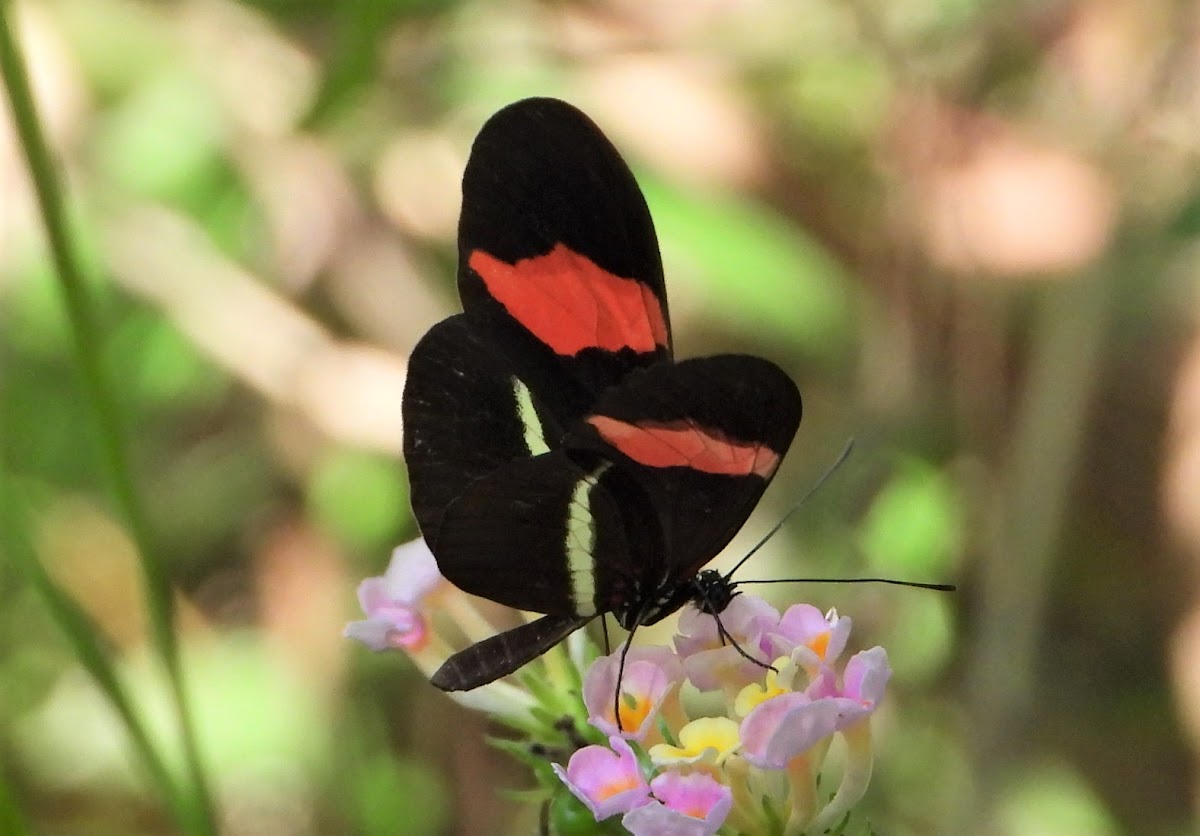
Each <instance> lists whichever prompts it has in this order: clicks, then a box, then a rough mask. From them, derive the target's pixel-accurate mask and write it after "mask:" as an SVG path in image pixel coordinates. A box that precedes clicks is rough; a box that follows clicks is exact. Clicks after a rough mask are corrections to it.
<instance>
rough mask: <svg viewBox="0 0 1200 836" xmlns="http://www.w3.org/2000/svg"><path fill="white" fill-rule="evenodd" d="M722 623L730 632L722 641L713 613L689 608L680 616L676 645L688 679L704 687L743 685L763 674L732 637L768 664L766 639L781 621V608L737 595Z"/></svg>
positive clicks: (745, 649) (709, 688) (704, 688)
mask: <svg viewBox="0 0 1200 836" xmlns="http://www.w3.org/2000/svg"><path fill="white" fill-rule="evenodd" d="M721 624H722V626H724V628H725V632H726V633H727V634H728V638H726V639H725V640H724V642H722V637H721V634H720V631H719V630H718V629H717V621H716V619H715V618H713V617H712V615H710V614H708V613H704V612H701V611H700V610H698V609H693V608H688V609H685V610H684V611H683V613H682V614H680V616H679V635H678V636H676V637H675V649H676V651H678V653H679V655H680V656H681V657H683V666H684V670H685V671H686V672H687V676H688V679H689V680H691V682H692V684H693V685H695V686H696V687H697V688H699V689H700V690H701V691H713V690H716V689H717V688H721V687H723V686H724V687H728V688H741V687H742V686H743V685H745V684H747V683H749V682H753V681H754V680H757V679H760V678H761V677H762V672H763V667H762V665H757V664H755V663H754V662H752V661H750V660H749V659H747V658H746V657H745V656H743V655H742V654H741V653H739V652H738V648H737V647H734V646H733V645H732V644H731V643H730V640H731V639H732V641H734V642H736V643H737V644H738V646H739V647H741V649H742V650H743V651H745V652H746V653H748V654H749V655H750V656H753V657H754V658H756V659H758V660H760V661H762V662H763V663H764V664H769V663H770V661H771V659H772V658H774V657H772V656H771V652H770V645H769V644H767V643H766V642H765V641H764V639H765V637H766V634H767V632H768V631H771V630H773V629H775V627H776V626H777V625H778V624H779V611H778V610H776V609H775V608H774V607H772V606H771V605H770V604H768V603H767V602H766V601H764V600H763V599H761V598H758V597H756V596H753V595H738V596H736V597H735V598H734V599H733V600H732V601H730V602H729V606H728V607H726V608H725V611H724V612H722V613H721Z"/></svg>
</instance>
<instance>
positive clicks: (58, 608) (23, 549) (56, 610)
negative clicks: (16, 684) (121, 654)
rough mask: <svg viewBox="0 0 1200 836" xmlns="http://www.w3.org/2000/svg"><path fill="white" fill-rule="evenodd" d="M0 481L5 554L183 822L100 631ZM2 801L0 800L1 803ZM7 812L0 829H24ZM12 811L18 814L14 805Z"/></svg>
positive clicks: (177, 795) (174, 792) (170, 781)
mask: <svg viewBox="0 0 1200 836" xmlns="http://www.w3.org/2000/svg"><path fill="white" fill-rule="evenodd" d="M0 480H3V481H2V482H0V497H2V498H3V499H2V501H0V530H2V531H4V534H5V540H4V546H5V554H7V555H8V556H9V557H10V559H11V561H12V564H13V565H14V566H16V567H17V569H18V570H19V571H21V572H22V573H23V574H24V575H25V579H26V580H27V581H29V583H30V585H31V586H33V588H34V589H35V590H36V591H37V593H38V594H39V595H40V596H41V597H42V601H43V602H44V603H45V605H46V609H47V610H49V611H50V614H51V616H52V617H53V618H54V620H55V621H56V622H57V623H58V625H59V627H61V628H62V630H63V632H64V633H66V635H67V638H68V639H69V640H70V642H71V647H72V649H73V650H74V651H75V656H76V658H77V659H78V660H79V663H80V664H81V665H83V667H84V669H85V670H86V671H87V672H88V673H89V674H91V676H92V679H94V680H95V682H96V684H97V685H98V686H99V687H100V690H101V691H102V692H103V694H104V696H105V697H107V698H108V701H109V703H110V704H111V705H112V707H113V710H114V711H116V712H117V715H118V716H119V717H120V718H121V721H122V722H123V723H124V724H125V728H126V730H127V731H128V732H129V737H130V740H131V741H132V743H133V747H134V750H135V751H136V753H137V755H138V757H139V758H140V759H141V762H142V767H143V768H144V769H145V770H146V773H147V774H148V775H149V777H150V780H151V782H153V783H154V784H156V785H157V786H158V787H159V789H160V790H161V791H162V793H163V795H164V797H165V798H166V801H167V803H168V805H169V806H170V807H171V808H172V809H173V810H175V811H176V814H177V815H178V816H179V818H180V819H181V824H182V823H185V821H186V819H185V817H184V815H183V813H184V811H185V810H186V807H187V805H186V803H184V802H183V800H182V794H181V792H180V790H179V786H178V784H177V782H176V781H175V779H174V778H173V777H172V775H171V773H170V771H169V770H168V769H167V766H166V764H165V763H164V761H163V759H162V757H161V756H160V755H159V753H158V750H157V749H155V748H154V744H153V742H152V740H151V737H150V734H149V733H148V732H147V731H146V727H145V725H144V724H143V723H142V720H141V717H140V716H139V715H138V713H137V711H136V710H135V709H134V704H133V700H131V699H130V698H129V694H128V692H127V691H126V690H125V687H124V685H122V684H121V680H120V679H119V678H118V677H117V673H116V671H115V670H114V669H113V665H112V662H111V661H110V660H109V658H108V655H107V654H106V653H105V652H104V648H103V647H102V646H101V644H100V641H99V640H98V639H97V636H99V635H100V631H99V630H97V629H96V626H95V624H93V623H92V621H91V619H90V618H89V617H88V615H87V613H85V612H84V611H83V610H82V609H81V608H80V606H79V605H78V604H77V603H76V602H75V600H74V599H73V598H71V596H70V595H68V594H67V593H66V592H64V591H63V589H62V588H61V587H60V586H59V585H58V584H56V583H55V582H54V580H53V579H52V578H51V577H50V576H49V574H47V573H46V569H45V567H43V566H42V564H41V563H39V562H38V559H37V557H36V556H35V555H34V551H33V548H32V546H31V545H30V543H29V539H28V536H27V533H26V532H27V531H28V526H27V525H26V521H25V517H24V515H23V513H22V512H21V510H20V509H19V508H18V503H17V501H16V495H17V494H16V491H15V489H14V486H13V484H12V482H11V479H8V478H6V475H5V474H4V473H3V472H0ZM0 795H2V793H0ZM5 800H6V799H3V798H0V802H2V801H5ZM3 807H4V805H3V804H2V803H0V809H2V808H3ZM5 815H6V814H0V824H3V825H4V826H3V827H0V833H16V832H24V831H18V830H15V829H14V825H12V824H10V823H9V822H8V821H7V820H6V818H5ZM11 815H13V816H15V815H17V813H16V810H15V808H13V810H12V813H11Z"/></svg>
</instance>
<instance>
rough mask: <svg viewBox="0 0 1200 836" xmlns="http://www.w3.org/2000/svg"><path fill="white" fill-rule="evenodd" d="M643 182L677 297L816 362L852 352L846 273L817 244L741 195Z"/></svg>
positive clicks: (646, 179)
mask: <svg viewBox="0 0 1200 836" xmlns="http://www.w3.org/2000/svg"><path fill="white" fill-rule="evenodd" d="M639 181H640V182H641V185H642V189H643V191H644V192H645V194H646V200H647V202H648V203H649V204H650V208H651V212H652V213H653V215H654V222H655V226H656V227H657V229H658V234H659V238H660V240H661V243H662V249H663V257H664V260H665V262H666V263H667V265H668V268H667V272H668V276H669V278H668V280H667V284H668V286H669V288H670V292H671V295H672V298H679V299H686V298H687V294H689V293H692V294H698V295H700V296H702V297H703V299H702V301H703V304H704V306H705V314H706V315H708V316H711V317H712V318H713V319H715V320H719V321H723V322H724V323H726V324H728V325H730V326H732V327H734V328H737V329H739V330H743V331H747V332H751V333H754V334H755V335H756V337H757V338H760V339H763V340H774V341H776V342H779V343H782V344H784V345H789V346H793V347H795V348H797V349H799V350H801V351H804V352H806V353H809V354H811V355H813V356H817V357H836V356H838V355H839V354H840V353H841V352H842V351H843V350H844V349H845V348H846V347H847V345H848V343H849V340H850V337H851V330H850V299H849V294H848V288H849V282H848V279H847V275H846V273H845V271H844V270H843V269H842V267H841V265H839V264H838V263H837V261H835V260H834V259H833V257H832V256H831V255H830V254H829V253H827V252H826V251H825V250H824V249H823V248H822V247H821V246H820V244H819V243H818V242H817V241H816V240H815V239H813V238H812V237H811V236H809V235H808V234H807V233H805V232H804V231H803V230H801V229H799V228H798V227H795V226H792V225H790V224H789V223H788V222H787V221H785V220H784V219H783V218H782V217H781V216H779V215H777V214H775V213H774V212H772V211H771V210H769V209H768V208H766V207H764V206H760V205H756V204H753V203H750V202H748V201H746V200H744V199H742V198H740V197H738V196H736V195H729V194H721V193H716V192H712V193H705V194H701V193H693V192H688V191H685V190H684V189H682V188H678V187H674V186H671V185H669V184H667V183H666V182H664V181H662V180H659V179H656V178H655V177H653V176H648V175H647V176H641V177H639Z"/></svg>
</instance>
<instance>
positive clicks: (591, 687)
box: [583, 647, 683, 741]
mask: <svg viewBox="0 0 1200 836" xmlns="http://www.w3.org/2000/svg"><path fill="white" fill-rule="evenodd" d="M620 665H621V651H620V650H618V651H616V652H615V653H610V654H609V655H608V656H602V657H601V658H599V659H597V660H596V661H595V662H594V663H593V664H592V666H591V668H589V669H588V672H587V676H586V677H585V678H584V680H583V702H584V705H586V706H587V711H588V720H589V722H591V724H592V725H593V726H595V727H596V728H598V729H599V730H600V731H602V732H604V734H606V735H619V736H620V737H625V738H630V739H633V740H639V741H640V740H644V739H645V737H646V734H647V733H648V732H649V731H650V730H651V729H652V728H653V727H654V721H655V718H656V717H657V716H658V711H659V709H660V708H661V707H662V704H663V701H664V700H666V698H667V697H668V696H669V695H670V694H671V692H672V691H673V690H674V688H675V687H676V686H677V685H678V684H679V683H680V682H681V681H682V680H683V666H682V665H681V664H680V663H679V659H678V658H676V656H675V654H674V653H673V652H671V649H670V648H667V647H631V648H630V649H629V654H628V656H626V658H625V671H624V675H623V676H621V694H620V704H621V723H620V728H618V727H617V718H616V716H615V714H614V711H615V709H616V705H615V701H616V699H617V677H618V674H619V673H620Z"/></svg>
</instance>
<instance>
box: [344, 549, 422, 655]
mask: <svg viewBox="0 0 1200 836" xmlns="http://www.w3.org/2000/svg"><path fill="white" fill-rule="evenodd" d="M443 583H445V580H444V579H443V578H442V576H441V573H439V572H438V567H437V561H436V560H434V558H433V554H432V552H430V551H429V547H428V546H427V545H425V541H424V540H413V541H412V542H410V543H405V544H404V545H403V546H398V547H397V548H396V549H395V550H394V551H393V552H392V559H391V562H389V563H388V568H387V571H386V572H385V573H384V574H383V576H382V577H375V578H367V579H366V580H364V581H363V582H362V583H361V584H359V586H358V602H359V604H360V605H361V606H362V608H363V612H364V613H366V616H367V618H366V620H365V621H352V622H350V623H349V624H347V625H346V629H345V630H344V631H343V633H342V635H344V636H346V637H347V638H351V639H357V640H358V641H360V642H362V643H363V644H365V645H366V646H367V647H369V648H371V649H372V650H387V649H389V648H402V649H404V650H408V651H417V650H420V649H421V648H422V647H424V646H425V643H426V641H428V638H429V628H428V623H427V622H426V619H425V616H424V615H423V614H422V612H421V609H422V607H421V605H422V601H423V599H424V598H425V597H426V596H428V595H429V594H430V593H432V592H433V591H434V590H436V589H437V588H438V587H439V586H440V585H441V584H443Z"/></svg>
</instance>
